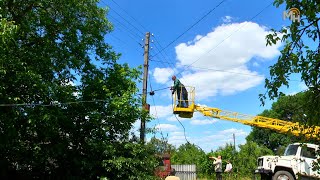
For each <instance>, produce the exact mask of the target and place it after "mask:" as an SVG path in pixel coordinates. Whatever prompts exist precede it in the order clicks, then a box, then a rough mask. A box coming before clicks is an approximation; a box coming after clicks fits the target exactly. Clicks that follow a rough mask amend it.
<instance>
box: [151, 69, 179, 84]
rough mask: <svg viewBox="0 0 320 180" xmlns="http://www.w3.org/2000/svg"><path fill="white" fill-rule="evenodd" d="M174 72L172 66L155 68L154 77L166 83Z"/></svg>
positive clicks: (158, 81) (157, 80)
mask: <svg viewBox="0 0 320 180" xmlns="http://www.w3.org/2000/svg"><path fill="white" fill-rule="evenodd" d="M173 74H174V70H173V69H171V68H155V69H154V72H153V77H154V79H155V80H156V82H157V83H161V84H166V83H167V82H168V81H169V80H170V77H171V76H172V75H173Z"/></svg>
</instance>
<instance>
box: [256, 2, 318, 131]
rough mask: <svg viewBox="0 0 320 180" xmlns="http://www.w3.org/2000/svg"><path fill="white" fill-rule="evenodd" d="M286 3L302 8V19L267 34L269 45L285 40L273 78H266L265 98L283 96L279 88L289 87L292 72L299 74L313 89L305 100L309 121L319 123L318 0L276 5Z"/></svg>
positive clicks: (274, 66)
mask: <svg viewBox="0 0 320 180" xmlns="http://www.w3.org/2000/svg"><path fill="white" fill-rule="evenodd" d="M284 3H285V4H286V9H290V8H298V9H299V10H300V19H301V21H300V22H293V23H292V24H291V25H290V26H288V27H283V28H282V29H281V30H278V31H276V30H273V33H272V34H269V35H267V45H272V44H275V43H278V42H282V43H284V47H283V49H282V50H281V55H280V56H279V58H278V61H277V63H275V64H274V65H273V66H271V67H270V76H271V77H270V78H269V79H266V80H265V87H266V88H267V93H266V94H261V95H260V97H261V101H262V103H264V100H265V99H266V97H267V96H268V97H269V98H270V99H274V98H278V97H279V96H281V95H283V93H282V92H280V91H279V88H280V87H282V86H289V78H290V75H291V74H294V73H298V74H300V75H301V80H302V81H303V82H304V83H305V85H306V86H307V87H308V88H309V91H308V92H307V94H306V95H307V99H308V100H307V101H305V102H304V104H302V105H304V107H307V108H306V109H308V111H306V112H305V113H306V115H307V117H308V118H307V122H308V124H315V125H318V124H319V121H318V117H319V116H320V111H319V109H320V96H319V94H320V69H319V68H320V55H319V53H320V44H319V41H320V28H319V20H320V17H319V12H320V4H319V1H318V0H309V1H306V0H302V1H291V0H275V1H274V5H275V6H276V7H279V6H280V5H282V4H284Z"/></svg>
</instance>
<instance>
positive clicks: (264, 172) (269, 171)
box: [254, 168, 272, 175]
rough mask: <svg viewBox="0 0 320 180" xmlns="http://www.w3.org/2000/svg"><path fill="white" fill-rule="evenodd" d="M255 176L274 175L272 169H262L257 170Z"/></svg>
mask: <svg viewBox="0 0 320 180" xmlns="http://www.w3.org/2000/svg"><path fill="white" fill-rule="evenodd" d="M254 173H255V174H268V175H271V174H272V171H271V170H270V169H264V168H261V169H256V170H255V171H254Z"/></svg>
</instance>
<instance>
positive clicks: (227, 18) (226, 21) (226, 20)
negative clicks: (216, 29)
mask: <svg viewBox="0 0 320 180" xmlns="http://www.w3.org/2000/svg"><path fill="white" fill-rule="evenodd" d="M232 19H233V18H232V17H231V16H225V17H223V18H222V21H223V22H225V23H229V22H231V20H232Z"/></svg>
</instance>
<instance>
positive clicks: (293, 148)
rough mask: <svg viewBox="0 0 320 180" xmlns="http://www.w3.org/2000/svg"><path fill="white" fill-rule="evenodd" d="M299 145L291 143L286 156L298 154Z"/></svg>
mask: <svg viewBox="0 0 320 180" xmlns="http://www.w3.org/2000/svg"><path fill="white" fill-rule="evenodd" d="M298 147H299V145H289V146H288V147H287V149H286V151H285V152H284V155H285V156H292V155H296V154H297V150H298Z"/></svg>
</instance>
